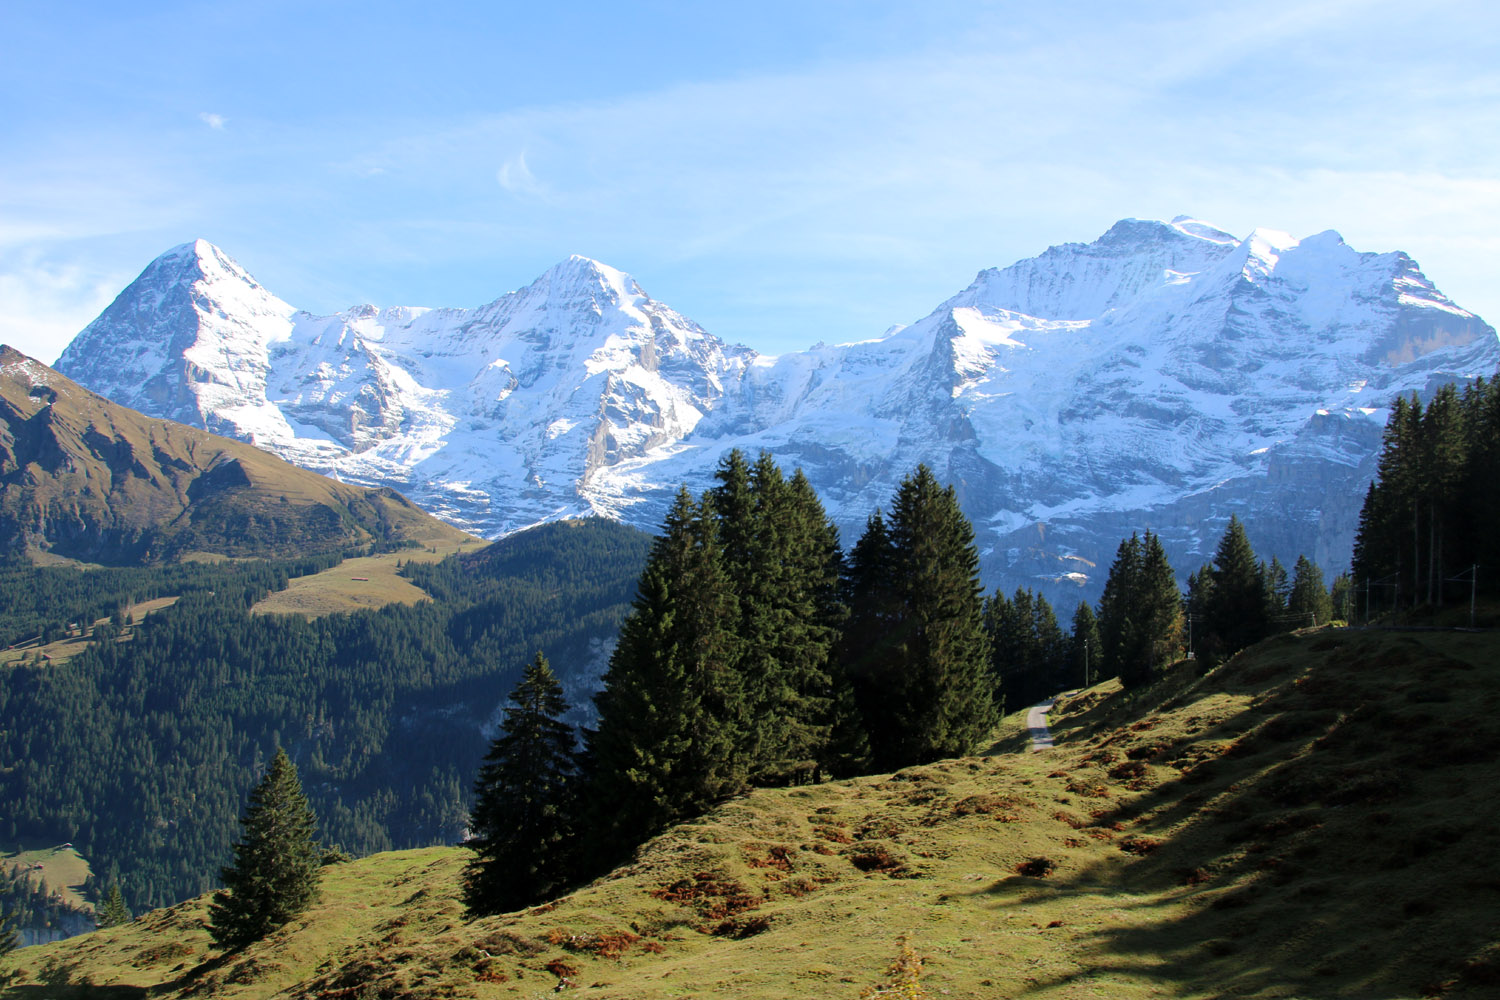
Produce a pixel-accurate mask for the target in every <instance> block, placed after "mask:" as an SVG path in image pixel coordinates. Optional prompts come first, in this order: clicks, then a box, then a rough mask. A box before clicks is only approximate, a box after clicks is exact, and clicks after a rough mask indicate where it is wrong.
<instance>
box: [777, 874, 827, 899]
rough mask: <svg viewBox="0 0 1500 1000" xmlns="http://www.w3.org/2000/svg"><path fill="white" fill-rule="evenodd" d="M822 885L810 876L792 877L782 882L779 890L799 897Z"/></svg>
mask: <svg viewBox="0 0 1500 1000" xmlns="http://www.w3.org/2000/svg"><path fill="white" fill-rule="evenodd" d="M821 888H822V885H821V884H820V883H818V882H816V881H814V880H813V879H810V878H794V879H792V880H791V881H789V882H784V883H782V886H781V891H782V892H784V893H786V894H787V895H788V896H791V897H792V898H793V899H801V898H802V897H803V896H806V895H807V894H808V893H813V892H817V891H818V890H819V889H821Z"/></svg>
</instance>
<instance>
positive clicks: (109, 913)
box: [96, 882, 130, 927]
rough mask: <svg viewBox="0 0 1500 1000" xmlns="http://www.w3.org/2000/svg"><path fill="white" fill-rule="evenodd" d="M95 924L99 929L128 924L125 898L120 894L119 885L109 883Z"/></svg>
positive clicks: (128, 918) (128, 916)
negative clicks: (107, 891)
mask: <svg viewBox="0 0 1500 1000" xmlns="http://www.w3.org/2000/svg"><path fill="white" fill-rule="evenodd" d="M96 923H97V925H98V926H99V927H115V926H118V925H119V924H128V923H130V911H129V910H128V909H126V907H125V896H124V895H123V894H122V893H121V892H120V883H118V882H112V883H110V886H109V894H108V895H107V896H105V899H104V906H103V907H101V908H100V910H99V917H98V920H97V921H96Z"/></svg>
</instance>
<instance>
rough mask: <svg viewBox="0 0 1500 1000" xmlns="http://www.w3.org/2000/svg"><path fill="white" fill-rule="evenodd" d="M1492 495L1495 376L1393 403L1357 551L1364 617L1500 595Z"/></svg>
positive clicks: (1497, 401)
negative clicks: (1427, 396)
mask: <svg viewBox="0 0 1500 1000" xmlns="http://www.w3.org/2000/svg"><path fill="white" fill-rule="evenodd" d="M1497 496H1500V376H1497V377H1496V378H1494V379H1490V380H1488V381H1486V380H1485V379H1476V380H1475V381H1474V382H1473V383H1471V384H1470V385H1468V386H1467V387H1466V388H1464V389H1463V390H1459V389H1458V388H1457V387H1455V386H1452V385H1447V386H1444V387H1442V388H1441V389H1439V390H1438V391H1437V392H1435V393H1434V394H1433V395H1432V398H1431V399H1430V400H1429V401H1428V402H1427V404H1426V406H1423V404H1422V402H1421V400H1420V399H1418V398H1417V397H1416V396H1415V395H1413V396H1412V397H1411V398H1410V399H1400V398H1398V399H1397V400H1395V402H1394V403H1393V404H1392V406H1391V413H1390V418H1389V419H1388V420H1387V422H1386V428H1385V441H1384V446H1383V448H1382V450H1381V454H1380V461H1379V466H1378V473H1377V478H1376V480H1375V482H1374V483H1372V484H1371V485H1370V490H1369V492H1368V493H1367V494H1366V496H1365V503H1364V508H1363V509H1362V510H1361V512H1360V521H1359V534H1358V537H1357V539H1356V541H1355V545H1354V578H1355V581H1354V585H1355V588H1356V590H1357V591H1358V593H1357V595H1356V596H1357V598H1358V600H1359V602H1360V611H1361V613H1364V614H1369V613H1379V612H1381V611H1384V610H1389V609H1391V608H1410V607H1415V606H1418V605H1428V606H1435V605H1440V604H1460V603H1467V602H1468V601H1469V599H1470V597H1471V595H1473V594H1475V593H1478V594H1485V595H1493V594H1497V593H1500V519H1497V518H1496V517H1495V503H1496V497H1497ZM1476 567H1477V572H1476Z"/></svg>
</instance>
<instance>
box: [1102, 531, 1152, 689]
mask: <svg viewBox="0 0 1500 1000" xmlns="http://www.w3.org/2000/svg"><path fill="white" fill-rule="evenodd" d="M1143 558H1144V556H1143V553H1142V552H1141V539H1140V536H1139V535H1135V534H1132V535H1131V536H1130V537H1129V538H1126V539H1121V541H1120V545H1119V547H1118V548H1117V549H1116V550H1115V561H1114V562H1113V563H1111V564H1110V567H1109V576H1107V577H1105V579H1104V594H1103V595H1102V596H1101V597H1100V598H1099V645H1100V647H1101V648H1100V650H1099V675H1098V676H1099V678H1100V679H1104V678H1108V677H1118V676H1120V674H1121V673H1122V672H1123V671H1124V670H1125V669H1126V667H1125V665H1126V663H1127V662H1129V660H1130V659H1131V658H1132V656H1133V655H1134V651H1135V650H1136V648H1137V647H1138V646H1139V638H1138V636H1139V633H1140V626H1139V624H1138V623H1137V622H1136V620H1135V618H1136V616H1137V614H1138V612H1137V609H1136V607H1135V605H1134V601H1135V590H1136V588H1137V586H1138V585H1139V581H1140V577H1141V562H1142V559H1143Z"/></svg>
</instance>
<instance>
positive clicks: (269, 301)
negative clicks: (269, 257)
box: [58, 216, 1500, 596]
mask: <svg viewBox="0 0 1500 1000" xmlns="http://www.w3.org/2000/svg"><path fill="white" fill-rule="evenodd" d="M1497 366H1500V342H1497V339H1496V336H1495V331H1494V330H1493V329H1492V328H1491V327H1489V326H1488V325H1487V324H1485V323H1484V322H1483V321H1482V320H1480V319H1479V318H1478V317H1476V316H1474V315H1473V314H1472V313H1469V312H1467V311H1465V310H1463V309H1461V308H1459V307H1458V306H1457V305H1455V304H1454V303H1452V302H1451V301H1450V300H1448V299H1447V297H1446V296H1444V295H1443V294H1442V293H1441V292H1440V291H1438V290H1437V289H1436V288H1435V287H1433V285H1432V283H1431V282H1430V281H1428V279H1427V278H1426V276H1425V275H1423V274H1422V272H1421V270H1420V269H1419V268H1418V267H1417V265H1416V264H1415V262H1414V261H1412V260H1411V258H1409V257H1408V256H1406V255H1405V254H1402V253H1387V254H1374V253H1362V252H1359V251H1356V250H1355V249H1353V248H1351V247H1349V246H1348V245H1347V244H1346V243H1345V242H1344V241H1343V239H1342V238H1341V237H1340V236H1339V235H1338V233H1336V232H1333V231H1331V230H1330V231H1327V232H1323V233H1319V234H1316V235H1314V236H1309V237H1306V238H1303V239H1301V240H1298V239H1296V238H1294V237H1292V236H1290V235H1288V234H1286V233H1281V232H1277V231H1274V230H1269V229H1257V230H1255V231H1254V232H1252V233H1251V234H1250V235H1249V236H1247V237H1245V238H1244V239H1239V238H1236V237H1234V236H1232V235H1230V234H1229V233H1226V232H1224V231H1223V230H1221V229H1219V228H1217V227H1215V226H1213V225H1211V224H1209V223H1207V222H1205V221H1203V220H1200V219H1196V218H1192V217H1188V216H1179V217H1177V218H1176V219H1173V220H1172V221H1171V222H1161V221H1153V220H1140V219H1125V220H1122V221H1120V222H1118V223H1116V224H1115V225H1113V226H1111V227H1110V228H1109V230H1108V231H1107V232H1105V233H1104V234H1103V235H1102V236H1101V237H1100V238H1099V239H1097V240H1095V241H1093V242H1091V243H1065V244H1061V245H1058V246H1054V247H1051V248H1049V249H1047V250H1045V251H1044V252H1042V253H1041V254H1039V255H1038V256H1036V257H1032V258H1028V259H1026V260H1021V261H1017V262H1016V263H1014V264H1012V265H1010V266H1008V267H1004V268H991V269H987V270H984V271H980V272H979V273H978V275H977V276H976V277H975V279H974V281H973V282H971V283H970V284H969V286H968V287H967V288H965V289H963V290H962V291H960V292H958V293H957V294H956V295H954V296H953V297H952V298H950V299H949V300H948V301H946V302H944V303H942V304H941V305H939V306H938V307H937V308H936V309H935V310H933V311H932V312H931V313H929V314H928V315H927V316H926V317H923V318H921V319H919V320H917V321H916V322H913V323H910V324H909V325H904V326H901V325H898V326H893V327H891V328H890V329H889V330H887V332H886V333H885V334H884V335H883V336H880V337H878V338H876V339H872V340H864V341H860V342H858V343H851V344H845V345H841V346H826V345H819V346H818V347H816V348H813V349H811V350H808V351H803V352H794V353H790V354H785V355H781V356H779V357H776V358H765V357H760V356H758V355H756V354H755V352H754V351H751V350H749V349H747V348H743V347H733V346H730V345H726V344H724V343H723V342H721V341H720V340H718V339H717V338H716V337H714V336H713V335H712V334H710V333H709V332H707V331H705V330H704V329H703V328H702V327H700V326H698V324H696V323H694V322H692V321H691V320H689V319H687V318H686V317H683V316H681V315H680V314H678V313H677V312H675V311H674V310H672V309H671V308H670V307H668V306H666V305H664V304H663V303H660V302H658V301H656V300H654V299H652V298H651V297H650V296H649V295H648V294H647V293H646V292H645V291H644V290H643V289H642V288H641V287H640V285H639V284H637V283H636V281H635V280H634V279H633V278H631V277H630V276H629V275H628V274H626V273H624V272H623V271H619V270H617V269H615V268H613V267H610V266H609V265H607V264H603V263H600V262H599V261H596V260H593V259H590V258H588V257H582V256H574V257H570V258H568V259H567V260H564V261H560V262H559V263H558V264H556V265H554V266H553V267H551V268H549V269H548V270H547V271H545V272H544V273H543V274H542V275H540V276H539V277H538V278H537V279H536V280H535V281H533V282H531V283H530V284H529V285H527V286H526V287H524V288H521V289H518V290H517V291H514V292H509V293H507V294H505V295H502V296H500V297H499V298H497V299H495V300H494V301H492V302H489V303H487V304H485V305H481V306H478V307H477V308H473V309H447V308H444V309H414V308H401V307H384V308H377V307H375V306H360V307H357V308H353V309H350V310H347V311H345V312H342V313H337V314H334V315H332V316H313V315H310V314H307V313H297V312H294V311H293V310H292V309H291V307H290V306H288V305H286V303H284V302H281V301H280V300H279V299H276V298H275V297H274V296H272V295H271V294H270V293H269V292H267V291H266V290H265V289H263V288H261V286H260V285H259V284H257V283H256V282H255V280H254V279H253V278H251V277H250V276H249V275H248V274H246V273H244V271H243V269H241V268H239V267H238V265H235V264H234V262H233V261H232V260H231V259H230V258H228V257H227V256H226V255H224V254H223V253H222V251H219V250H217V249H216V248H214V247H212V246H211V245H209V244H206V243H201V242H199V243H194V244H185V245H184V246H183V247H177V248H174V249H173V250H171V251H169V252H168V253H167V254H164V255H163V256H162V257H161V258H158V260H157V261H154V262H153V263H152V265H151V266H150V267H148V268H147V270H146V271H145V272H144V273H143V274H142V276H141V277H140V278H139V279H137V281H136V282H134V283H132V285H131V286H130V287H129V288H127V289H126V290H125V292H123V293H121V296H120V298H119V299H118V300H116V302H115V303H114V304H113V305H112V306H111V307H110V308H109V309H108V310H106V311H105V313H104V314H103V315H101V316H100V318H99V319H98V320H96V321H95V322H94V323H92V324H90V326H89V327H88V328H87V329H86V330H85V331H84V332H83V333H81V334H80V335H79V337H78V339H77V340H76V341H75V342H74V344H73V345H71V346H70V347H69V349H68V351H67V352H65V354H64V356H63V359H62V360H61V361H60V362H59V365H58V367H59V368H61V369H62V370H63V371H64V373H65V374H68V375H70V376H72V377H74V378H75V379H77V380H79V381H81V382H84V383H85V384H86V385H88V386H89V387H90V388H93V389H95V390H96V391H99V392H102V393H103V394H105V395H108V396H110V397H111V398H114V399H116V400H117V401H120V402H124V403H126V404H127V405H130V406H133V407H135V408H137V409H141V410H144V411H146V412H147V413H150V414H152V415H157V416H170V417H174V418H175V419H180V420H186V421H187V422H190V423H197V424H199V425H200V426H208V427H210V428H212V429H215V430H219V431H221V432H228V433H231V434H234V435H236V436H239V437H241V438H244V439H247V440H253V441H255V442H256V443H259V444H261V445H263V446H265V447H268V448H270V449H272V450H274V451H276V452H278V453H279V454H281V455H282V456H283V457H287V458H290V459H291V460H293V461H295V462H298V463H300V464H303V465H305V466H308V467H310V468H314V469H318V470H320V471H326V472H332V473H336V474H337V475H338V476H340V477H341V478H344V479H346V480H350V481H353V482H359V483H368V484H381V485H393V486H396V487H397V488H399V489H401V490H403V491H404V492H406V493H408V494H409V495H410V496H412V498H413V499H415V500H417V501H418V502H419V503H421V504H423V505H424V506H426V507H427V508H428V509H429V510H431V511H433V512H434V513H437V514H439V515H440V516H443V517H446V518H448V519H450V520H452V521H454V522H456V523H458V524H461V525H463V526H465V527H468V528H471V529H475V530H478V531H482V532H485V533H487V534H491V535H495V534H500V533H504V532H507V531H511V530H515V529H517V528H520V527H524V526H526V525H529V524H532V523H535V522H538V521H542V520H546V519H550V518H555V517H561V516H567V515H574V514H580V513H588V512H595V513H603V514H607V515H610V516H613V517H617V518H621V519H625V520H629V521H631V522H632V523H635V524H637V525H640V526H642V527H647V528H651V527H654V526H655V525H656V524H657V523H658V522H659V519H660V516H661V514H662V512H663V510H664V507H665V505H666V504H667V503H668V502H669V500H670V497H671V495H672V493H673V492H674V491H675V490H676V488H677V486H678V485H679V484H682V483H686V484H688V485H689V486H690V487H692V488H693V489H695V490H696V489H701V488H703V487H704V486H706V485H708V484H709V483H710V482H711V481H712V474H713V469H714V467H715V466H716V464H717V462H718V460H719V458H720V456H722V455H723V454H724V452H726V451H727V450H728V449H730V448H734V447H738V448H742V449H745V450H746V451H748V452H750V453H752V454H753V453H755V452H757V451H759V450H760V449H762V448H764V449H769V450H770V451H772V452H773V454H775V455H776V457H777V458H778V460H779V461H780V462H781V463H782V464H783V466H786V467H792V466H801V467H802V468H803V469H804V470H805V471H806V472H807V474H808V477H809V479H810V480H811V481H812V483H813V485H814V486H815V487H816V488H817V490H818V492H819V494H820V495H821V496H822V497H823V498H824V500H825V503H827V505H828V507H829V510H830V514H831V515H832V516H833V517H834V518H835V520H836V521H838V522H839V523H840V524H841V525H842V527H843V528H844V530H845V532H846V541H848V540H852V535H853V533H854V532H857V531H858V530H859V528H860V526H862V524H863V523H864V519H865V517H866V516H867V515H868V514H869V512H870V510H872V509H873V508H874V507H876V506H877V505H881V504H884V503H886V502H888V500H889V498H890V496H891V494H892V492H893V491H894V489H895V487H896V485H897V484H898V483H899V481H900V478H901V477H902V476H903V475H905V474H906V473H907V472H909V471H910V470H911V469H912V468H913V467H914V466H915V465H916V464H917V463H918V462H925V463H926V464H928V465H929V466H931V467H932V468H934V469H935V470H936V471H937V473H938V474H939V475H940V476H942V477H943V478H945V479H946V480H948V481H951V482H953V483H954V484H955V486H956V487H957V489H958V492H959V495H960V499H961V500H962V502H963V503H964V506H965V509H966V510H967V512H968V513H969V515H970V517H971V519H972V520H973V521H974V522H975V525H976V529H977V531H978V535H979V540H980V543H981V546H982V551H983V553H984V555H983V558H984V563H985V566H986V570H987V572H988V573H989V575H990V576H991V578H992V580H995V579H996V578H997V575H998V576H999V578H1000V579H1005V578H1007V577H1008V578H1009V580H1010V583H1009V586H1014V585H1015V584H1016V583H1023V582H1024V583H1027V584H1028V585H1036V584H1041V585H1044V586H1047V587H1052V588H1054V590H1053V596H1058V594H1057V591H1056V589H1055V588H1058V587H1064V586H1071V585H1073V584H1075V583H1076V584H1083V585H1086V586H1088V587H1089V588H1097V587H1098V586H1099V585H1101V584H1102V576H1103V570H1104V569H1105V568H1107V566H1108V562H1109V559H1110V556H1111V554H1112V552H1113V551H1114V547H1115V545H1116V543H1117V542H1118V540H1119V538H1120V537H1123V536H1128V535H1129V534H1130V532H1131V531H1134V530H1138V529H1140V528H1148V527H1149V528H1151V529H1152V530H1154V531H1157V532H1158V533H1159V534H1161V535H1162V536H1163V538H1164V540H1165V541H1166V542H1167V544H1168V549H1169V552H1170V553H1171V555H1172V557H1173V559H1174V562H1175V563H1176V564H1177V565H1178V566H1179V568H1183V567H1188V568H1191V567H1192V566H1194V565H1196V564H1197V562H1201V561H1202V560H1203V559H1204V558H1207V557H1208V556H1210V555H1211V553H1212V547H1213V544H1214V543H1215V541H1216V540H1217V537H1218V534H1219V533H1220V532H1221V531H1222V523H1223V521H1224V520H1225V519H1227V517H1228V513H1229V512H1230V511H1236V512H1238V513H1239V514H1240V515H1241V517H1242V519H1244V520H1245V521H1246V522H1247V524H1248V525H1249V526H1250V528H1251V531H1252V537H1254V538H1255V540H1256V544H1257V549H1258V551H1263V552H1265V553H1268V554H1269V553H1275V554H1278V555H1281V556H1282V557H1283V558H1284V559H1287V560H1291V559H1295V557H1296V555H1297V554H1298V553H1300V552H1305V553H1307V554H1308V555H1310V556H1312V557H1313V558H1315V559H1317V560H1318V561H1319V562H1320V563H1322V564H1323V565H1324V567H1325V569H1328V570H1329V571H1330V572H1332V571H1336V570H1337V569H1338V568H1340V567H1341V566H1342V565H1344V564H1345V562H1346V561H1347V559H1348V554H1349V552H1348V550H1349V544H1350V541H1351V539H1352V535H1353V530H1354V524H1355V517H1356V514H1357V505H1358V501H1359V497H1360V496H1362V495H1363V485H1364V483H1366V482H1368V480H1369V477H1370V475H1371V474H1372V472H1373V461H1374V459H1373V456H1374V455H1375V453H1376V451H1377V450H1378V448H1379V442H1380V429H1381V422H1382V420H1383V408H1384V407H1385V405H1386V404H1387V403H1388V401H1389V399H1390V397H1391V396H1392V395H1393V394H1395V393H1398V392H1402V393H1404V392H1410V391H1413V390H1425V389H1427V388H1428V387H1429V385H1430V384H1431V383H1432V382H1434V381H1436V380H1441V379H1447V378H1455V377H1456V378H1465V377H1470V376H1473V375H1477V374H1486V375H1488V374H1491V373H1493V372H1494V371H1495V369H1496V367H1497ZM1257 532H1258V534H1257ZM1049 581H1050V582H1049Z"/></svg>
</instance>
